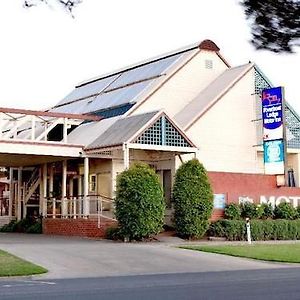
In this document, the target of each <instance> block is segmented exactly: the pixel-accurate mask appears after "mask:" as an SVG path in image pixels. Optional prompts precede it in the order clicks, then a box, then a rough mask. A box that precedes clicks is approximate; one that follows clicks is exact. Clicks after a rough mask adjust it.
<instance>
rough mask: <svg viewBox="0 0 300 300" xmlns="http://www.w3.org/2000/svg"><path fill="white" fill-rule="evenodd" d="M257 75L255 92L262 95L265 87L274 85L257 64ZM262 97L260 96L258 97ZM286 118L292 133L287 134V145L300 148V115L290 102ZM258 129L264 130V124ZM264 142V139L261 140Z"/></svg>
mask: <svg viewBox="0 0 300 300" xmlns="http://www.w3.org/2000/svg"><path fill="white" fill-rule="evenodd" d="M254 76H255V94H256V95H258V96H260V95H261V92H262V90H263V89H266V88H271V87H273V84H272V83H271V82H270V80H269V79H267V78H266V76H265V75H264V74H263V73H262V72H261V70H260V69H259V68H258V67H257V66H255V67H254ZM258 99H260V98H258ZM256 114H257V119H260V118H261V101H259V103H257V105H256ZM285 119H286V127H287V131H288V132H289V133H290V134H289V136H287V147H288V148H296V149H300V117H299V115H298V114H297V113H296V111H295V110H294V109H293V108H292V107H291V105H290V104H289V103H287V102H286V103H285ZM258 130H262V124H261V122H260V126H259V128H258ZM261 142H262V141H261Z"/></svg>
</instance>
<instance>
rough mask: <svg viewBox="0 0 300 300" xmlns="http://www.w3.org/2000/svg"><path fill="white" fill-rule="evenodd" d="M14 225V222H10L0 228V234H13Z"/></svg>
mask: <svg viewBox="0 0 300 300" xmlns="http://www.w3.org/2000/svg"><path fill="white" fill-rule="evenodd" d="M15 223H16V221H15V220H12V221H10V222H9V223H8V224H6V225H4V226H2V227H1V228H0V232H14V228H15Z"/></svg>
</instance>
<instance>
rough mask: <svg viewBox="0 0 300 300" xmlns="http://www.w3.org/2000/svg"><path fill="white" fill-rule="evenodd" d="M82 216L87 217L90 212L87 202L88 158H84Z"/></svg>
mask: <svg viewBox="0 0 300 300" xmlns="http://www.w3.org/2000/svg"><path fill="white" fill-rule="evenodd" d="M83 177H84V178H83V216H84V217H85V218H87V217H88V216H89V214H90V208H89V203H88V194H89V158H88V157H85V158H84V175H83Z"/></svg>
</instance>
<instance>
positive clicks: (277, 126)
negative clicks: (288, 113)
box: [262, 87, 283, 141]
mask: <svg viewBox="0 0 300 300" xmlns="http://www.w3.org/2000/svg"><path fill="white" fill-rule="evenodd" d="M282 95H283V93H282V88H281V87H276V88H271V89H266V90H263V92H262V119H263V139H264V141H270V140H278V139H283V100H282Z"/></svg>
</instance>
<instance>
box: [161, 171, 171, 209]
mask: <svg viewBox="0 0 300 300" xmlns="http://www.w3.org/2000/svg"><path fill="white" fill-rule="evenodd" d="M162 173H163V174H162V175H163V190H164V195H165V199H166V204H167V207H168V208H170V207H171V188H172V181H171V180H172V178H171V170H163V171H162Z"/></svg>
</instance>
